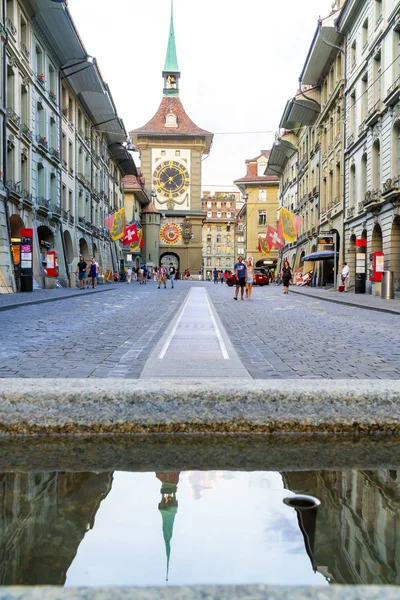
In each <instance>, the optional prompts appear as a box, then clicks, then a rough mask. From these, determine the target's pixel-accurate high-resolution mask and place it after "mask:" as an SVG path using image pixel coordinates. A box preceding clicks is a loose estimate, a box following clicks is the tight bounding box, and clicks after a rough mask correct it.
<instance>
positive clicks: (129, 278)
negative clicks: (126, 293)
mask: <svg viewBox="0 0 400 600" xmlns="http://www.w3.org/2000/svg"><path fill="white" fill-rule="evenodd" d="M132 275H133V271H132V268H131V267H128V270H127V272H126V283H131V281H132Z"/></svg>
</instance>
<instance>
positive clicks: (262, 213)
mask: <svg viewBox="0 0 400 600" xmlns="http://www.w3.org/2000/svg"><path fill="white" fill-rule="evenodd" d="M258 224H259V225H266V224H267V211H266V210H259V211H258Z"/></svg>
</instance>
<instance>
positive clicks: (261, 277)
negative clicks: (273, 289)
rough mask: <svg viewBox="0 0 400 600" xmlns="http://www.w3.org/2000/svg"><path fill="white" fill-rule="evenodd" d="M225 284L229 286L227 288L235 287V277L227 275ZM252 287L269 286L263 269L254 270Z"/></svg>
mask: <svg viewBox="0 0 400 600" xmlns="http://www.w3.org/2000/svg"><path fill="white" fill-rule="evenodd" d="M226 283H227V284H228V285H229V287H232V286H233V285H236V275H234V274H232V275H229V277H228V279H227V280H226ZM253 285H269V277H268V275H267V273H266V272H265V271H264V269H254V283H253Z"/></svg>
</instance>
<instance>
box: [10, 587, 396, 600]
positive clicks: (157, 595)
mask: <svg viewBox="0 0 400 600" xmlns="http://www.w3.org/2000/svg"><path fill="white" fill-rule="evenodd" d="M399 598H400V589H399V588H398V587H395V586H384V587H378V586H339V585H335V586H332V587H319V588H315V587H314V588H310V587H269V586H264V585H249V586H193V587H170V588H108V589H101V588H99V589H90V588H77V589H73V588H54V587H37V588H29V587H25V588H22V587H15V588H1V589H0V600H399Z"/></svg>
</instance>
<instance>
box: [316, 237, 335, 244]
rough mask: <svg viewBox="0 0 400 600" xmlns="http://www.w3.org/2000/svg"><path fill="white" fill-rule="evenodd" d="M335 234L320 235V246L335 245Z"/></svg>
mask: <svg viewBox="0 0 400 600" xmlns="http://www.w3.org/2000/svg"><path fill="white" fill-rule="evenodd" d="M334 243H335V242H334V239H333V235H324V236H322V235H319V236H318V245H319V246H333V245H334Z"/></svg>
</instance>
